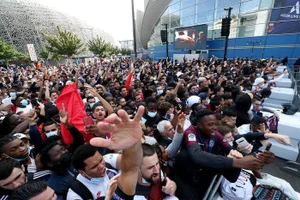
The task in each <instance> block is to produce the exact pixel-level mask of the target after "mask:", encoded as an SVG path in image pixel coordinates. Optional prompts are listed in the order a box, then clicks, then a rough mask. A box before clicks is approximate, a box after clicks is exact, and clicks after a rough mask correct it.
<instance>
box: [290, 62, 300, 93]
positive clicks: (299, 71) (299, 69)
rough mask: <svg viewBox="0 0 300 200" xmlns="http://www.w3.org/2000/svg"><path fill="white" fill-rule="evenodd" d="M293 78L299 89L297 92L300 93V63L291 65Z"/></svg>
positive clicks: (295, 85) (296, 87)
mask: <svg viewBox="0 0 300 200" xmlns="http://www.w3.org/2000/svg"><path fill="white" fill-rule="evenodd" d="M290 73H291V76H290V78H291V80H292V83H293V85H294V87H295V89H296V90H297V94H298V95H299V94H300V65H293V66H291V67H290Z"/></svg>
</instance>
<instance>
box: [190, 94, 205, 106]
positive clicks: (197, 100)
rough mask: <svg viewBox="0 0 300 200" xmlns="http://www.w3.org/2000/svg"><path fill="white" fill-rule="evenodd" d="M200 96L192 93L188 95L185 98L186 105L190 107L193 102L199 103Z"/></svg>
mask: <svg viewBox="0 0 300 200" xmlns="http://www.w3.org/2000/svg"><path fill="white" fill-rule="evenodd" d="M200 100H201V99H200V97H198V96H196V95H193V96H190V97H189V98H188V99H187V100H186V104H187V105H188V107H192V105H193V104H195V103H199V101H200Z"/></svg>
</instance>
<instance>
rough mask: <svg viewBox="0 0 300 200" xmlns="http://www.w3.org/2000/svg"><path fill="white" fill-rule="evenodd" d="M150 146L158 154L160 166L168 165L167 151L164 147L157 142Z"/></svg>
mask: <svg viewBox="0 0 300 200" xmlns="http://www.w3.org/2000/svg"><path fill="white" fill-rule="evenodd" d="M152 147H153V148H154V150H155V152H156V154H157V156H158V159H159V164H160V167H161V168H163V167H166V166H168V161H169V153H168V151H166V150H165V148H164V147H163V146H162V145H160V144H158V143H156V144H154V145H152Z"/></svg>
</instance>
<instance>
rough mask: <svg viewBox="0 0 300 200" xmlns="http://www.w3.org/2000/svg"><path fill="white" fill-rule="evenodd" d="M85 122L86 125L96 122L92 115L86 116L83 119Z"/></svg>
mask: <svg viewBox="0 0 300 200" xmlns="http://www.w3.org/2000/svg"><path fill="white" fill-rule="evenodd" d="M83 123H84V125H85V126H87V125H92V124H94V120H93V118H92V117H91V116H88V117H85V118H84V119H83Z"/></svg>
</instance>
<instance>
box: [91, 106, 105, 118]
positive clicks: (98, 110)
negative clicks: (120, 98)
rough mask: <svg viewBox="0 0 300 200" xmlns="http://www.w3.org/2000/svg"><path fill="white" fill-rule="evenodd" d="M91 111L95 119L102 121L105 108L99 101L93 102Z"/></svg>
mask: <svg viewBox="0 0 300 200" xmlns="http://www.w3.org/2000/svg"><path fill="white" fill-rule="evenodd" d="M92 113H93V116H94V117H95V118H96V120H97V121H102V120H104V118H105V117H106V110H105V108H104V107H103V106H102V104H101V103H100V102H97V103H95V105H94V106H93V107H92Z"/></svg>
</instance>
